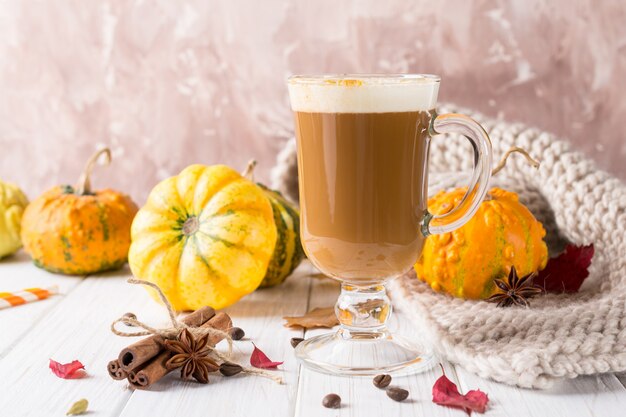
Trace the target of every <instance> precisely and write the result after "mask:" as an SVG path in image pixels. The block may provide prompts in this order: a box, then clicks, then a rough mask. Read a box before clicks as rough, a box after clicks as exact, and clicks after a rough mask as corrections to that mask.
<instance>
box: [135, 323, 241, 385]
mask: <svg viewBox="0 0 626 417" xmlns="http://www.w3.org/2000/svg"><path fill="white" fill-rule="evenodd" d="M232 325H233V322H232V320H231V318H230V316H229V315H228V314H226V313H224V312H221V311H220V312H218V313H217V314H215V316H213V317H212V318H211V319H209V320H207V321H206V322H205V323H204V324H203V325H201V326H200V327H212V328H214V329H218V330H222V331H224V332H225V331H227V330H228V329H230V328H231V327H232ZM222 339H224V338H223V337H222V336H219V335H211V336H209V340H210V343H211V345H213V346H215V345H216V344H217V343H218V342H220V341H221V340H222ZM171 357H172V354H171V353H170V352H169V351H166V350H164V351H161V352H160V353H159V354H158V355H157V356H156V357H154V358H152V359H151V360H150V361H149V362H147V363H145V364H144V365H142V366H139V367H138V368H136V369H134V370H132V371H130V372H129V373H128V384H129V385H130V386H131V388H135V389H148V388H150V386H151V385H152V384H154V383H155V382H157V381H158V380H160V379H161V378H163V377H164V376H165V375H167V374H168V373H169V372H170V371H171V369H167V367H166V366H165V364H166V363H167V361H168V359H169V358H171Z"/></svg>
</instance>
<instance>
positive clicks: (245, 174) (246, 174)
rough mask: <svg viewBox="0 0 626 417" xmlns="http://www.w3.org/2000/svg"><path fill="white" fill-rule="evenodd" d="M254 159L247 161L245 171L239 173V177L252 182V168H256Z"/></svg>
mask: <svg viewBox="0 0 626 417" xmlns="http://www.w3.org/2000/svg"><path fill="white" fill-rule="evenodd" d="M256 164H257V162H256V159H251V160H250V161H248V166H247V167H246V169H245V171H243V172H242V173H241V176H242V177H244V178H246V179H248V180H250V181H253V182H254V168H256Z"/></svg>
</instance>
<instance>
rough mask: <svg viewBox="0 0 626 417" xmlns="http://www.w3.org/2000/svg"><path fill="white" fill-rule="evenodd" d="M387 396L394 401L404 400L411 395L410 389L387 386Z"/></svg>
mask: <svg viewBox="0 0 626 417" xmlns="http://www.w3.org/2000/svg"><path fill="white" fill-rule="evenodd" d="M387 397H389V398H391V399H392V400H394V401H404V400H406V399H407V398H408V397H409V391H407V390H405V389H402V388H400V387H389V388H387Z"/></svg>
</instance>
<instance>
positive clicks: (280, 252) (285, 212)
mask: <svg viewBox="0 0 626 417" xmlns="http://www.w3.org/2000/svg"><path fill="white" fill-rule="evenodd" d="M257 185H258V186H259V187H260V188H261V189H262V190H263V191H264V192H265V195H266V196H267V198H268V200H269V201H270V203H271V204H272V211H273V213H274V224H275V225H276V232H277V234H278V236H277V238H276V246H275V248H274V255H273V256H272V259H271V260H270V263H269V265H268V267H267V272H266V273H265V277H264V278H263V281H261V285H260V287H261V288H264V287H272V286H274V285H278V284H281V283H282V282H283V281H285V279H287V277H288V276H289V275H291V273H292V272H293V270H294V269H296V267H297V266H298V265H299V264H300V262H301V261H302V259H303V258H304V250H303V249H302V242H301V241H300V212H299V211H298V209H296V208H295V207H294V206H293V205H291V203H289V202H288V201H287V200H286V199H285V197H283V196H282V194H280V193H279V192H278V191H274V190H270V189H269V188H267V187H265V186H264V185H262V184H257Z"/></svg>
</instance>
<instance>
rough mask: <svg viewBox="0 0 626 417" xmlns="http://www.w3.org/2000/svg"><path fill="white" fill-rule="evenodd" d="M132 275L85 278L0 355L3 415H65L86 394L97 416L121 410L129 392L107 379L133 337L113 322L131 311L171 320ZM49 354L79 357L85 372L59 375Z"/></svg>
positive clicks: (160, 321) (153, 320)
mask: <svg viewBox="0 0 626 417" xmlns="http://www.w3.org/2000/svg"><path fill="white" fill-rule="evenodd" d="M31 268H32V266H31ZM128 275H129V272H128V271H127V270H123V271H120V272H118V273H112V274H107V275H105V276H104V277H94V278H87V279H84V280H83V281H82V282H81V283H80V284H79V285H78V286H77V287H76V288H75V289H74V290H73V291H71V292H70V293H69V294H68V295H66V296H65V297H63V298H61V299H60V300H59V301H58V302H57V305H56V306H54V308H53V309H51V311H49V312H48V313H46V314H45V315H44V317H43V318H41V320H39V321H37V322H36V323H35V324H34V326H32V327H31V328H30V329H28V331H26V333H25V334H24V336H23V337H22V338H20V340H19V341H18V342H17V343H16V344H15V346H14V347H13V348H12V349H11V350H10V351H9V352H8V353H7V354H6V356H5V357H4V358H3V359H2V360H0V392H1V393H2V395H0V410H2V415H3V416H5V415H6V416H18V415H19V416H36V417H40V416H42V415H57V416H62V415H65V412H66V411H67V410H68V409H69V407H70V405H71V404H72V403H73V402H74V401H76V400H78V399H80V398H87V399H88V400H89V402H90V407H89V408H90V410H93V412H94V414H97V415H98V416H117V415H119V411H120V410H121V408H122V406H123V405H124V404H125V403H126V401H127V400H128V398H129V397H130V395H131V391H129V390H127V389H126V388H124V387H125V384H123V383H121V382H119V381H113V380H111V379H110V378H109V376H108V374H107V370H106V364H107V363H108V361H109V360H111V359H113V358H115V357H117V355H118V353H119V351H120V350H121V349H122V347H124V346H126V345H127V344H129V343H130V342H131V340H129V339H126V338H121V337H118V336H115V335H113V334H112V333H111V332H110V330H109V325H110V323H111V322H112V321H113V320H114V319H115V318H117V317H119V316H121V315H122V314H124V313H125V312H127V311H129V310H133V311H135V312H137V314H138V315H140V319H142V318H143V319H145V320H147V321H149V322H150V323H151V324H154V325H159V324H164V323H166V322H167V315H166V314H165V313H163V312H162V309H161V307H160V306H158V305H157V304H156V303H155V302H154V301H152V300H151V299H150V298H149V296H148V294H147V292H146V291H145V290H143V289H142V288H139V287H137V286H131V285H129V284H125V279H126V277H127V276H128ZM30 307H31V306H28V307H27V306H23V307H20V308H23V309H30ZM32 307H36V306H35V304H33V305H32ZM144 316H145V317H144ZM148 317H149V318H150V319H151V320H150V319H148ZM49 358H53V359H55V360H57V361H59V362H62V363H65V362H70V361H72V360H74V359H78V360H80V361H81V362H82V363H83V364H84V365H85V367H86V370H87V376H86V377H84V378H82V379H75V380H64V379H60V378H58V377H56V376H55V375H54V374H53V373H52V372H51V371H50V369H49V368H48V359H49Z"/></svg>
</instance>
